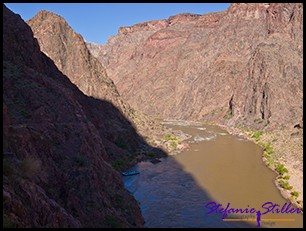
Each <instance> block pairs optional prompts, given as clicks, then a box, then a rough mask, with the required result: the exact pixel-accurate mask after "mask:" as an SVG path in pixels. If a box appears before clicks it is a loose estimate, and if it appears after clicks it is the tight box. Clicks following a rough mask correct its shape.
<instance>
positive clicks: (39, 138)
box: [3, 5, 144, 227]
mask: <svg viewBox="0 0 306 231" xmlns="http://www.w3.org/2000/svg"><path fill="white" fill-rule="evenodd" d="M3 59H4V61H3V118H4V119H3V132H4V134H3V143H4V147H3V212H4V215H3V218H4V226H5V227H142V226H143V223H144V220H143V218H142V216H141V213H140V209H139V207H138V205H137V202H136V201H135V199H134V198H133V197H132V195H131V194H130V193H129V192H128V191H127V190H126V189H125V188H124V185H123V182H122V179H121V176H120V174H119V172H118V171H116V170H115V169H114V168H113V167H112V166H111V164H110V160H111V159H112V158H113V155H117V156H119V157H120V158H122V159H124V158H127V157H129V156H132V155H134V154H133V152H132V150H133V149H134V150H137V147H138V145H139V143H141V142H142V143H143V141H142V138H141V137H139V136H138V134H137V132H136V131H135V129H134V128H133V126H132V124H131V123H130V122H129V121H128V120H127V119H126V118H125V117H124V116H123V115H122V113H121V112H120V110H118V109H117V108H116V107H115V106H114V105H113V104H111V103H109V102H107V101H103V100H98V99H94V98H92V97H88V96H86V95H84V94H83V93H82V92H81V91H80V90H79V89H78V88H77V87H76V86H75V85H74V84H72V83H71V82H70V80H69V79H68V78H67V77H66V76H65V75H63V74H62V73H61V72H60V71H59V70H58V69H57V67H56V66H55V65H54V63H53V61H52V60H51V59H50V58H48V57H47V56H46V55H45V54H43V53H42V52H41V51H40V49H39V45H38V42H37V40H36V39H34V38H33V33H32V31H31V29H30V27H29V26H28V25H27V24H26V23H25V22H23V20H22V19H21V18H20V16H18V15H16V14H14V13H13V12H11V11H10V10H9V9H7V8H6V7H5V6H4V5H3ZM119 137H120V138H124V139H125V140H126V141H127V142H128V143H129V146H128V149H127V150H123V149H122V148H120V147H118V144H116V140H117V139H118V138H119Z"/></svg>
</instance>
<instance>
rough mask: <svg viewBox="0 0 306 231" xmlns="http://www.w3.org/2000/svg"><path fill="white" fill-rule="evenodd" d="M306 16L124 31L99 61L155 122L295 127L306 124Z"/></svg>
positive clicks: (296, 9)
mask: <svg viewBox="0 0 306 231" xmlns="http://www.w3.org/2000/svg"><path fill="white" fill-rule="evenodd" d="M302 14H303V4H300V3H235V4H232V5H231V6H230V7H229V8H228V9H227V10H226V11H223V12H217V13H210V14H205V15H194V14H179V15H176V16H172V17H170V18H168V19H165V20H155V21H149V22H145V23H139V24H136V25H134V26H129V27H121V28H119V31H118V34H117V35H116V36H113V37H111V38H110V39H109V41H108V42H107V43H106V44H105V45H104V46H102V47H99V54H97V52H96V53H95V55H96V56H97V58H98V59H99V60H100V62H101V63H102V64H103V65H104V66H105V67H106V70H107V73H108V76H109V77H110V78H111V79H112V80H113V81H114V83H115V85H116V87H117V89H118V91H119V93H120V94H121V95H122V96H123V97H124V98H125V99H126V100H127V101H128V102H129V103H130V104H131V106H132V107H134V108H135V109H138V110H141V111H143V112H145V113H147V114H150V115H155V116H160V117H163V118H173V119H196V120H210V121H211V120H212V121H217V122H219V123H225V124H228V125H233V124H245V125H248V126H253V127H257V128H262V127H264V126H267V125H268V127H270V126H271V125H273V124H274V125H275V126H279V125H281V126H293V125H294V123H297V122H298V121H300V120H301V119H302V73H303V71H302V60H303V55H302V53H303V52H302V51H303V46H302V38H303V18H302ZM90 49H91V48H90ZM280 86H281V87H280ZM283 109H284V110H283ZM254 121H255V122H254ZM271 127H273V126H271Z"/></svg>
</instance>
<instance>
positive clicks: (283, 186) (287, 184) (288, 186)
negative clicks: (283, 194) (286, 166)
mask: <svg viewBox="0 0 306 231" xmlns="http://www.w3.org/2000/svg"><path fill="white" fill-rule="evenodd" d="M280 186H281V187H282V188H283V189H286V190H291V189H292V188H293V187H292V186H290V185H289V183H288V182H287V181H283V180H280Z"/></svg>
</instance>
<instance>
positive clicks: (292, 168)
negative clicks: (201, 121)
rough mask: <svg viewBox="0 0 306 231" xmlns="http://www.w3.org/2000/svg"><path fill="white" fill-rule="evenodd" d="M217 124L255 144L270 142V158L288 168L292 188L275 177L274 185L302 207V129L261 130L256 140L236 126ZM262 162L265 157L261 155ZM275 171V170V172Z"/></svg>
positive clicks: (287, 197)
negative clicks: (295, 195)
mask: <svg viewBox="0 0 306 231" xmlns="http://www.w3.org/2000/svg"><path fill="white" fill-rule="evenodd" d="M217 125H218V126H220V127H222V128H224V129H225V130H226V131H228V132H229V133H230V134H232V135H237V136H240V137H243V138H245V139H248V140H250V141H253V142H255V143H257V144H259V143H260V142H262V143H271V146H272V147H273V150H274V152H273V154H272V155H271V158H272V160H273V162H279V163H281V164H284V166H285V167H286V168H287V169H288V174H287V175H289V176H290V179H289V180H288V183H289V185H291V186H292V187H293V188H292V189H291V190H285V189H283V188H282V187H281V186H280V184H279V179H278V177H276V179H275V182H274V183H275V185H276V187H277V188H278V189H279V191H280V193H281V195H282V196H283V197H284V198H285V199H288V200H290V201H291V202H292V203H293V204H295V205H296V206H298V207H300V208H303V130H302V129H300V130H298V131H297V130H296V129H294V128H293V129H283V130H282V129H280V130H274V131H271V132H263V135H262V136H261V137H260V140H259V141H258V142H257V141H256V140H255V139H254V138H251V136H250V135H249V134H248V132H247V130H243V129H240V128H237V127H227V126H225V125H220V124H217ZM262 159H263V162H264V163H266V162H265V158H264V157H263V158H262ZM266 166H267V167H269V168H270V169H271V170H273V171H274V172H276V171H275V168H274V167H273V165H270V166H269V165H267V164H266ZM276 173H277V172H276ZM294 191H296V192H298V194H299V195H298V196H297V197H293V196H292V194H291V193H292V192H294Z"/></svg>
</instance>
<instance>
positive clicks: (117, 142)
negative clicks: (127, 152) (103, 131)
mask: <svg viewBox="0 0 306 231" xmlns="http://www.w3.org/2000/svg"><path fill="white" fill-rule="evenodd" d="M114 143H115V144H116V145H117V146H118V147H119V148H122V149H128V145H127V144H126V143H125V142H124V141H122V140H121V139H117V140H115V141H114Z"/></svg>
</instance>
